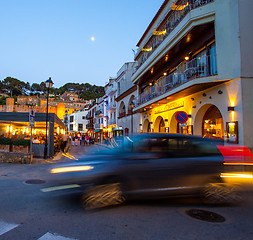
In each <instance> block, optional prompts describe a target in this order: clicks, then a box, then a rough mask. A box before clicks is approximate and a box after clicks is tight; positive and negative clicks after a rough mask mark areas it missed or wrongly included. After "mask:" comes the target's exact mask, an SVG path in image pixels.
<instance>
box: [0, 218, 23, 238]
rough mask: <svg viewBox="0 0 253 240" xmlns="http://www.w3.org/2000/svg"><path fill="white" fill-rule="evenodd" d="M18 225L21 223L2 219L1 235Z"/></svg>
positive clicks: (0, 222)
mask: <svg viewBox="0 0 253 240" xmlns="http://www.w3.org/2000/svg"><path fill="white" fill-rule="evenodd" d="M17 226H19V224H15V223H7V222H3V221H0V235H2V234H4V233H6V232H9V231H10V230H12V229H14V228H16V227H17Z"/></svg>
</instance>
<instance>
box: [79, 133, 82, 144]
mask: <svg viewBox="0 0 253 240" xmlns="http://www.w3.org/2000/svg"><path fill="white" fill-rule="evenodd" d="M79 141H80V146H82V141H83V138H82V135H80V137H79Z"/></svg>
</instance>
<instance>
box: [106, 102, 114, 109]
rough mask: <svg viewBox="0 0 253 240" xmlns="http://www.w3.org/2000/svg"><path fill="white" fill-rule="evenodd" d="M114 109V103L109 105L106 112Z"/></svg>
mask: <svg viewBox="0 0 253 240" xmlns="http://www.w3.org/2000/svg"><path fill="white" fill-rule="evenodd" d="M115 108H116V103H110V104H109V105H108V107H107V110H113V109H115Z"/></svg>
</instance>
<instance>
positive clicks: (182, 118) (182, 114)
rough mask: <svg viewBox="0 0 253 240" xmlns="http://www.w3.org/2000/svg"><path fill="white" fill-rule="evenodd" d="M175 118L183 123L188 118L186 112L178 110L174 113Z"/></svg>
mask: <svg viewBox="0 0 253 240" xmlns="http://www.w3.org/2000/svg"><path fill="white" fill-rule="evenodd" d="M176 120H177V121H178V122H179V123H185V122H186V121H187V120H188V114H187V113H186V112H184V111H179V112H177V113H176Z"/></svg>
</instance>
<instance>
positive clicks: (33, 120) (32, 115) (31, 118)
mask: <svg viewBox="0 0 253 240" xmlns="http://www.w3.org/2000/svg"><path fill="white" fill-rule="evenodd" d="M34 122H35V111H34V110H33V109H30V112H29V123H30V126H31V127H34Z"/></svg>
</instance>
